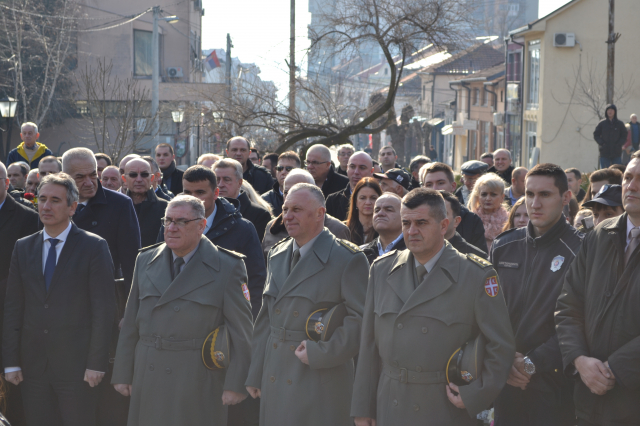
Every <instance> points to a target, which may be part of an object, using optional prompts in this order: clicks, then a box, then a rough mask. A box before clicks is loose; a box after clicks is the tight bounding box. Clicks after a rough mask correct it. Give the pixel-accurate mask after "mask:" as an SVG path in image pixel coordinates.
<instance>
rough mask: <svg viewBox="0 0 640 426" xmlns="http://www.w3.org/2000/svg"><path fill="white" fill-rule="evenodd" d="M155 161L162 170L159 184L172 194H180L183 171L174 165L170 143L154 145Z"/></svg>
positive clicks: (174, 158) (174, 157)
mask: <svg viewBox="0 0 640 426" xmlns="http://www.w3.org/2000/svg"><path fill="white" fill-rule="evenodd" d="M156 162H157V163H158V166H160V170H162V182H161V185H164V186H166V187H167V189H168V190H169V191H171V193H172V194H173V195H178V194H181V193H182V175H183V174H184V172H183V171H182V170H180V169H178V168H177V167H176V154H175V153H174V151H173V147H172V146H171V145H170V144H168V143H161V144H158V146H156ZM120 167H121V168H122V165H121V166H120Z"/></svg>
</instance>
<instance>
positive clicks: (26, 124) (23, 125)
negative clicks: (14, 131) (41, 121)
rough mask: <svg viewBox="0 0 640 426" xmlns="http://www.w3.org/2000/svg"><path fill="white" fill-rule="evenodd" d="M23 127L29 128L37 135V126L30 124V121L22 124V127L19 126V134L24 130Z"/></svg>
mask: <svg viewBox="0 0 640 426" xmlns="http://www.w3.org/2000/svg"><path fill="white" fill-rule="evenodd" d="M25 127H31V128H33V131H34V132H36V133H38V125H37V124H36V123H32V122H31V121H27V122H26V123H22V126H20V133H22V129H24V128H25Z"/></svg>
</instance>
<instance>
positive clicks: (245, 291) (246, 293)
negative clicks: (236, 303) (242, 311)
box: [242, 283, 251, 300]
mask: <svg viewBox="0 0 640 426" xmlns="http://www.w3.org/2000/svg"><path fill="white" fill-rule="evenodd" d="M242 294H244V298H245V299H247V300H249V299H251V297H250V294H249V287H247V283H244V284H242Z"/></svg>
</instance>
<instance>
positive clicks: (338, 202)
mask: <svg viewBox="0 0 640 426" xmlns="http://www.w3.org/2000/svg"><path fill="white" fill-rule="evenodd" d="M347 181H348V179H347ZM323 192H324V191H323ZM350 202H351V186H350V185H349V182H347V186H346V188H345V187H343V188H342V190H340V191H338V192H335V193H333V194H331V195H330V196H329V197H328V198H327V214H330V215H331V216H333V217H335V218H336V219H338V220H347V215H348V214H349V203H350Z"/></svg>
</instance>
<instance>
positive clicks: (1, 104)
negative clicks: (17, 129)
mask: <svg viewBox="0 0 640 426" xmlns="http://www.w3.org/2000/svg"><path fill="white" fill-rule="evenodd" d="M17 106H18V102H17V101H16V100H15V99H13V98H10V97H7V96H5V97H4V98H2V99H0V115H2V117H4V118H6V119H7V142H6V148H5V145H4V144H2V146H0V148H2V152H1V154H2V159H3V160H6V159H7V156H8V155H9V148H10V147H11V129H12V128H13V126H12V124H11V119H12V118H13V117H15V116H16V107H17ZM0 143H2V137H0Z"/></svg>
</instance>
